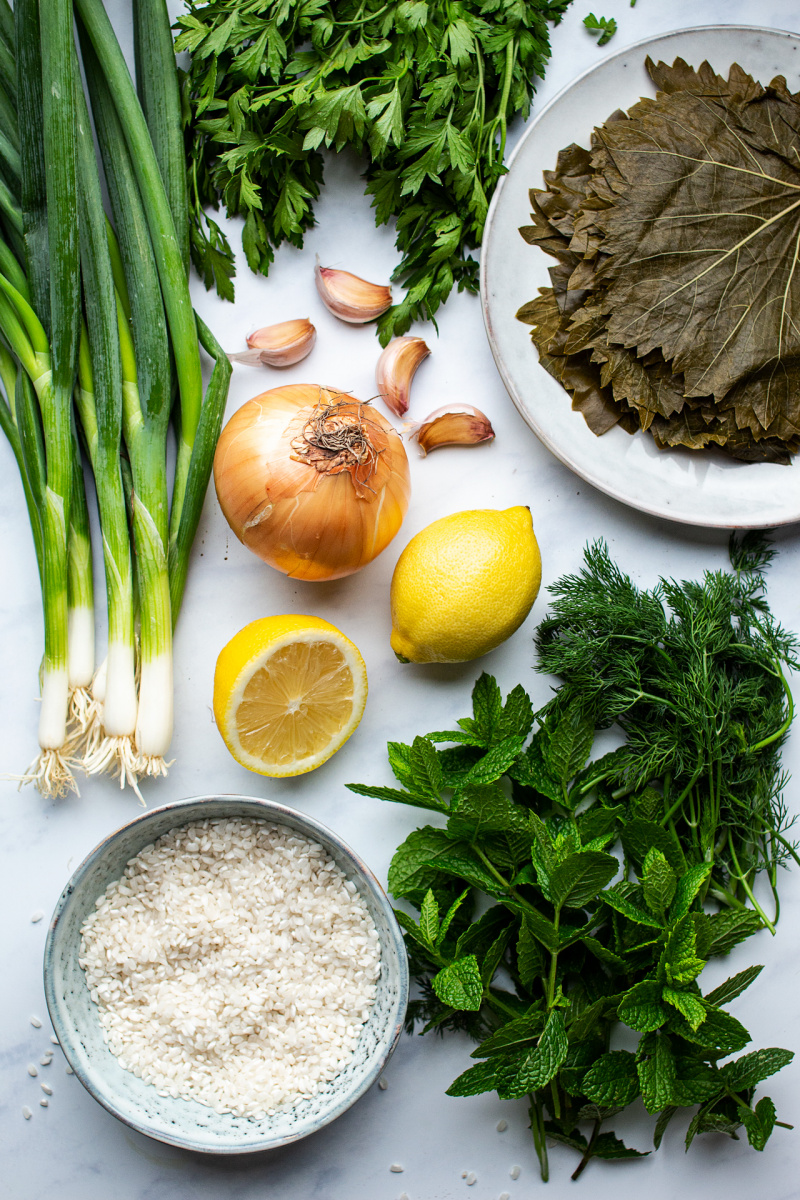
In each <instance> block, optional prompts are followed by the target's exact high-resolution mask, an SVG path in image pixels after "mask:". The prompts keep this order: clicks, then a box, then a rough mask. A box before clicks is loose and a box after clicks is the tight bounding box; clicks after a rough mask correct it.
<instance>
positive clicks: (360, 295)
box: [314, 259, 392, 325]
mask: <svg viewBox="0 0 800 1200" xmlns="http://www.w3.org/2000/svg"><path fill="white" fill-rule="evenodd" d="M314 278H315V279H316V281H317V291H318V292H319V294H320V296H321V297H322V301H323V303H324V305H325V307H326V308H327V309H328V310H329V311H330V312H332V313H333V315H334V316H335V317H338V318H339V320H340V321H347V322H348V323H349V324H351V325H363V324H365V322H367V321H374V320H375V318H376V317H379V316H380V315H381V313H384V312H386V310H387V308H389V307H390V305H391V303H392V289H391V288H390V287H386V286H384V284H382V283H368V282H367V280H366V279H359V277H358V275H351V274H350V272H349V271H339V270H337V269H336V268H335V267H321V266H320V265H319V259H317V265H316V266H315V267H314Z"/></svg>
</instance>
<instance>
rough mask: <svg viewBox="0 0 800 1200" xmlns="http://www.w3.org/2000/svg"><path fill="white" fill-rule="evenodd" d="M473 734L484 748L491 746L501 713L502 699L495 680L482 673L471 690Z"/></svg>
mask: <svg viewBox="0 0 800 1200" xmlns="http://www.w3.org/2000/svg"><path fill="white" fill-rule="evenodd" d="M472 712H473V716H474V728H475V732H476V733H477V734H478V736H479V737H480V738H481V739H482V742H483V745H484V746H491V745H492V743H493V742H494V740H495V731H496V729H497V727H498V725H499V723H500V718H501V716H502V713H503V697H502V695H501V693H500V688H499V687H498V686H497V680H496V679H495V678H494V677H493V676H492V675H487V673H486V672H485V671H484V672H483V673H482V674H481V676H480V677H479V679H478V681H477V683H476V684H475V687H474V688H473V689H472Z"/></svg>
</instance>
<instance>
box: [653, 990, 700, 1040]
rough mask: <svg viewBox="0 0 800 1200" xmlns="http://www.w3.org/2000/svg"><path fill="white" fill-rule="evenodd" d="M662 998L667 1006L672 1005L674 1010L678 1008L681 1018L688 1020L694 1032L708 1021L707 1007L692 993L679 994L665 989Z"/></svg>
mask: <svg viewBox="0 0 800 1200" xmlns="http://www.w3.org/2000/svg"><path fill="white" fill-rule="evenodd" d="M661 998H662V1000H664V1002H665V1003H666V1004H671V1005H672V1007H673V1008H676V1009H677V1010H678V1012H679V1013H680V1014H681V1016H682V1017H685V1018H686V1020H687V1021H688V1022H689V1024H690V1025H691V1027H692V1029H693V1030H697V1029H699V1028H700V1026H701V1025H702V1024H703V1021H705V1019H706V1008H705V1005H704V1004H703V1002H702V1000H700V999H698V997H697V996H693V995H692V993H691V992H677V991H675V990H674V988H668V987H665V988H664V989H663V991H662V992H661Z"/></svg>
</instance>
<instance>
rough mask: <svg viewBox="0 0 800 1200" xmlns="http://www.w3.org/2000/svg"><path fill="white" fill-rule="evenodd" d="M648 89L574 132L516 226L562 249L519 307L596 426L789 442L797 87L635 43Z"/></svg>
mask: <svg viewBox="0 0 800 1200" xmlns="http://www.w3.org/2000/svg"><path fill="white" fill-rule="evenodd" d="M646 66H647V70H648V71H649V73H650V76H651V78H652V80H653V82H654V83H655V85H656V88H657V89H658V91H657V95H656V97H655V99H651V98H647V99H642V100H640V101H639V103H638V104H635V105H634V106H633V108H631V109H630V110H629V111H628V112H627V113H624V112H621V111H618V112H615V113H613V114H612V116H611V117H610V118H609V119H608V120H607V121H606V123H605V124H604V125H603V126H602V127H601V128H599V129H595V130H594V132H593V135H592V149H591V152H589V151H587V150H585V149H583V148H581V147H580V146H576V145H571V146H568V147H567V148H566V149H564V150H562V151H561V152H560V154H559V156H558V162H557V165H556V169H555V171H546V172H545V174H544V179H545V183H546V190H533V191H531V193H530V196H531V204H532V207H533V213H532V219H533V224H532V225H530V226H526V227H524V228H523V229H521V230H520V232H521V233H522V236H523V237H524V238H525V240H526V241H527V242H529V243H531V244H532V245H535V246H539V247H541V249H542V250H544V251H546V253H548V254H550V255H552V256H553V257H554V258H555V259H556V260H557V263H556V265H555V266H553V267H551V268H550V278H551V281H552V285H553V286H552V287H550V288H542V289H540V294H539V296H538V297H537V298H536V299H535V300H532V301H531V302H530V303H528V304H525V305H524V306H523V307H522V308H521V309H520V310H519V312H518V313H517V316H518V317H519V319H520V320H521V321H524V322H525V323H526V324H529V325H532V326H533V332H532V334H531V338H532V341H533V343H534V345H535V346H536V347H537V349H538V351H539V356H540V361H541V363H542V365H543V366H544V367H545V369H546V370H547V371H549V372H550V374H551V375H553V376H554V377H555V378H556V379H558V380H559V382H560V383H561V384H563V386H564V387H565V388H566V389H567V391H568V392H570V393H571V394H572V407H573V408H574V409H577V410H578V411H579V412H581V413H582V414H583V416H584V418H585V420H586V423H587V425H588V426H589V428H590V429H591V430H592V431H593V432H594V433H595V434H598V435H599V434H602V433H605V432H606V431H607V430H608V429H610V428H611V427H612V426H614V425H617V424H619V425H621V426H622V428H623V429H626V430H627V431H628V432H629V433H633V432H634V431H635V430H637V429H643V430H649V431H650V433H651V434H652V436H653V437H654V438H655V440H656V443H657V445H658V446H659V447H672V446H685V447H688V448H690V449H692V450H700V449H702V448H704V447H706V446H708V445H713V444H716V445H718V446H720V447H721V448H722V449H723V450H724V451H725V452H727V453H728V454H729V455H732V456H733V457H734V458H737V459H744V460H746V461H750V462H779V463H787V462H789V460H790V456H791V455H792V454H794V453H796V452H797V450H798V448H800V155H798V146H800V93H797V94H795V95H793V94H792V93H791V92H789V91H788V90H787V87H786V81H785V80H784V79H783V77H781V76H779V77H778V78H776V79H774V80H773V81H772V83H770V84H769V85H768V86H767V87H762V86H761V84H760V83H757V82H756V81H755V80H754V79H753V78H752V77H751V76H749V75H747V74H746V73H745V72H744V71H743V70H742V68H741V67H740V66H738V65H737V64H734V65H733V66H732V67H731V69H730V74H729V77H728V79H727V81H726V80H725V79H723V78H721V77H720V76H719V75H717V74H715V72H714V71H713V69H712V68H711V67H710V66H709V64H708V63H707V62H706V63H703V65H702V66H701V67H700V69H699V70H697V71H695V70H694V69H693V68H691V67H689V66H688V65H687V64H686V63H685V62H684V61H683V60H682V59H680V58H678V59H676V60H675V62H674V64H673V65H672V66H671V67H670V66H668V65H667V64H665V63H661V62H660V63H658V64H657V65H656V64H655V63H654V62H653V61H652V60H651V59H649V58H648V59H647V62H646Z"/></svg>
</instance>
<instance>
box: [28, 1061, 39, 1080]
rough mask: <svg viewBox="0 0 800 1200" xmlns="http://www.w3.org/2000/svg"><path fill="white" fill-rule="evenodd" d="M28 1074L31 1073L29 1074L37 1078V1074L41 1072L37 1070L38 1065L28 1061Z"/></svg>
mask: <svg viewBox="0 0 800 1200" xmlns="http://www.w3.org/2000/svg"><path fill="white" fill-rule="evenodd" d="M28 1074H29V1075H30V1076H31V1077H32V1078H33V1079H35V1078H36V1076H37V1075H38V1074H39V1072H38V1071H37V1070H36V1067H35V1066H34V1064H33V1063H28Z"/></svg>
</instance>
